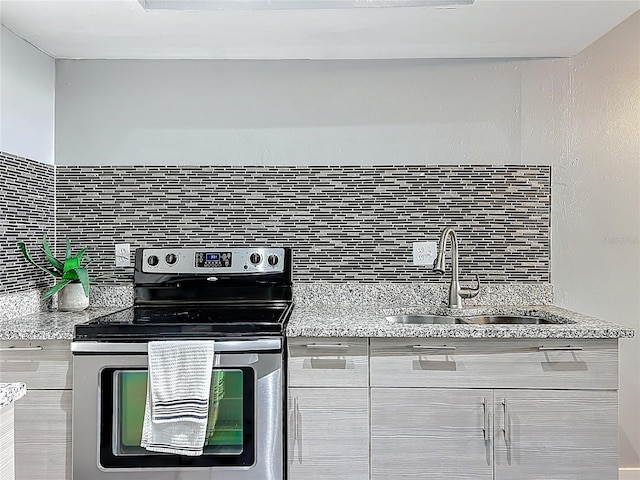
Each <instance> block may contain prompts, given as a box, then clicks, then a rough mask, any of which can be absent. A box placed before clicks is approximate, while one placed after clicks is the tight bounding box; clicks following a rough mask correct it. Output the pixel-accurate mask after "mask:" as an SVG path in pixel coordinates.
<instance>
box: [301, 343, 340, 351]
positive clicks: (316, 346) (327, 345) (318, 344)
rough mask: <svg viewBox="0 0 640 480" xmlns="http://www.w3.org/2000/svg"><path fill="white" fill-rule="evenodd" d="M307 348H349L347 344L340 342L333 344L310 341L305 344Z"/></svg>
mask: <svg viewBox="0 0 640 480" xmlns="http://www.w3.org/2000/svg"><path fill="white" fill-rule="evenodd" d="M307 348H309V349H312V350H313V349H314V348H315V349H316V350H320V349H322V350H347V349H348V348H349V345H343V344H341V343H335V344H326V345H325V344H321V343H311V344H309V345H307Z"/></svg>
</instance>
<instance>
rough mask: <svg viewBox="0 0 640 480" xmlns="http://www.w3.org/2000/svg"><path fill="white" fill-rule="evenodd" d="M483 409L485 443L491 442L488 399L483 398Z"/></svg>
mask: <svg viewBox="0 0 640 480" xmlns="http://www.w3.org/2000/svg"><path fill="white" fill-rule="evenodd" d="M482 408H483V413H484V415H483V417H484V424H483V426H482V430H483V432H484V439H485V441H487V440H489V405H487V399H486V398H483V399H482Z"/></svg>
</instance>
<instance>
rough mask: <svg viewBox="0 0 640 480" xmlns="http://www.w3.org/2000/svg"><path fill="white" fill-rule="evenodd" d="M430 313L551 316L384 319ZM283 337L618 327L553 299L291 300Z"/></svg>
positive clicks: (624, 331) (552, 334)
mask: <svg viewBox="0 0 640 480" xmlns="http://www.w3.org/2000/svg"><path fill="white" fill-rule="evenodd" d="M407 314H435V315H453V316H472V315H530V316H537V317H541V318H544V319H546V320H549V321H552V322H554V323H552V324H540V325H495V324H494V325H462V324H454V325H415V324H414V325H411V324H397V323H391V322H389V321H388V320H386V318H385V317H386V316H387V315H407ZM286 334H287V336H288V337H399V338H402V337H457V338H622V337H633V336H634V334H635V332H634V331H633V329H631V328H627V327H622V326H619V325H615V324H612V323H609V322H605V321H602V320H598V319H597V318H593V317H589V316H586V315H582V314H579V313H575V312H571V311H569V310H565V309H563V308H559V307H556V306H553V305H542V306H531V307H527V306H519V307H509V306H506V307H482V306H476V307H471V308H465V309H464V311H462V312H460V311H452V310H450V309H448V308H443V307H428V306H413V307H411V306H407V307H387V306H381V305H378V306H369V307H365V306H359V305H335V306H329V305H320V306H309V305H296V307H295V308H294V310H293V314H292V316H291V319H290V320H289V323H288V325H287V329H286Z"/></svg>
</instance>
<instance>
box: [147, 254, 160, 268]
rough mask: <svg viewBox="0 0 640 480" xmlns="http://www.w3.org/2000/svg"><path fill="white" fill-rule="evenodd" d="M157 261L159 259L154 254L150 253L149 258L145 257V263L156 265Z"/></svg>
mask: <svg viewBox="0 0 640 480" xmlns="http://www.w3.org/2000/svg"><path fill="white" fill-rule="evenodd" d="M159 262H160V260H159V259H158V257H157V256H155V255H151V256H150V257H149V258H147V263H148V264H149V265H151V266H152V267H155V266H156V265H158V263H159Z"/></svg>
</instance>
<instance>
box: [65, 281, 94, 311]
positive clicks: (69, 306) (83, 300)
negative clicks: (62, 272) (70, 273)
mask: <svg viewBox="0 0 640 480" xmlns="http://www.w3.org/2000/svg"><path fill="white" fill-rule="evenodd" d="M88 306H89V297H87V296H86V295H85V294H84V288H82V284H81V283H70V284H68V285H67V286H66V287H64V288H63V289H62V290H60V291H59V292H58V310H60V311H63V312H80V311H82V310H84V309H86V308H87V307H88Z"/></svg>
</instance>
